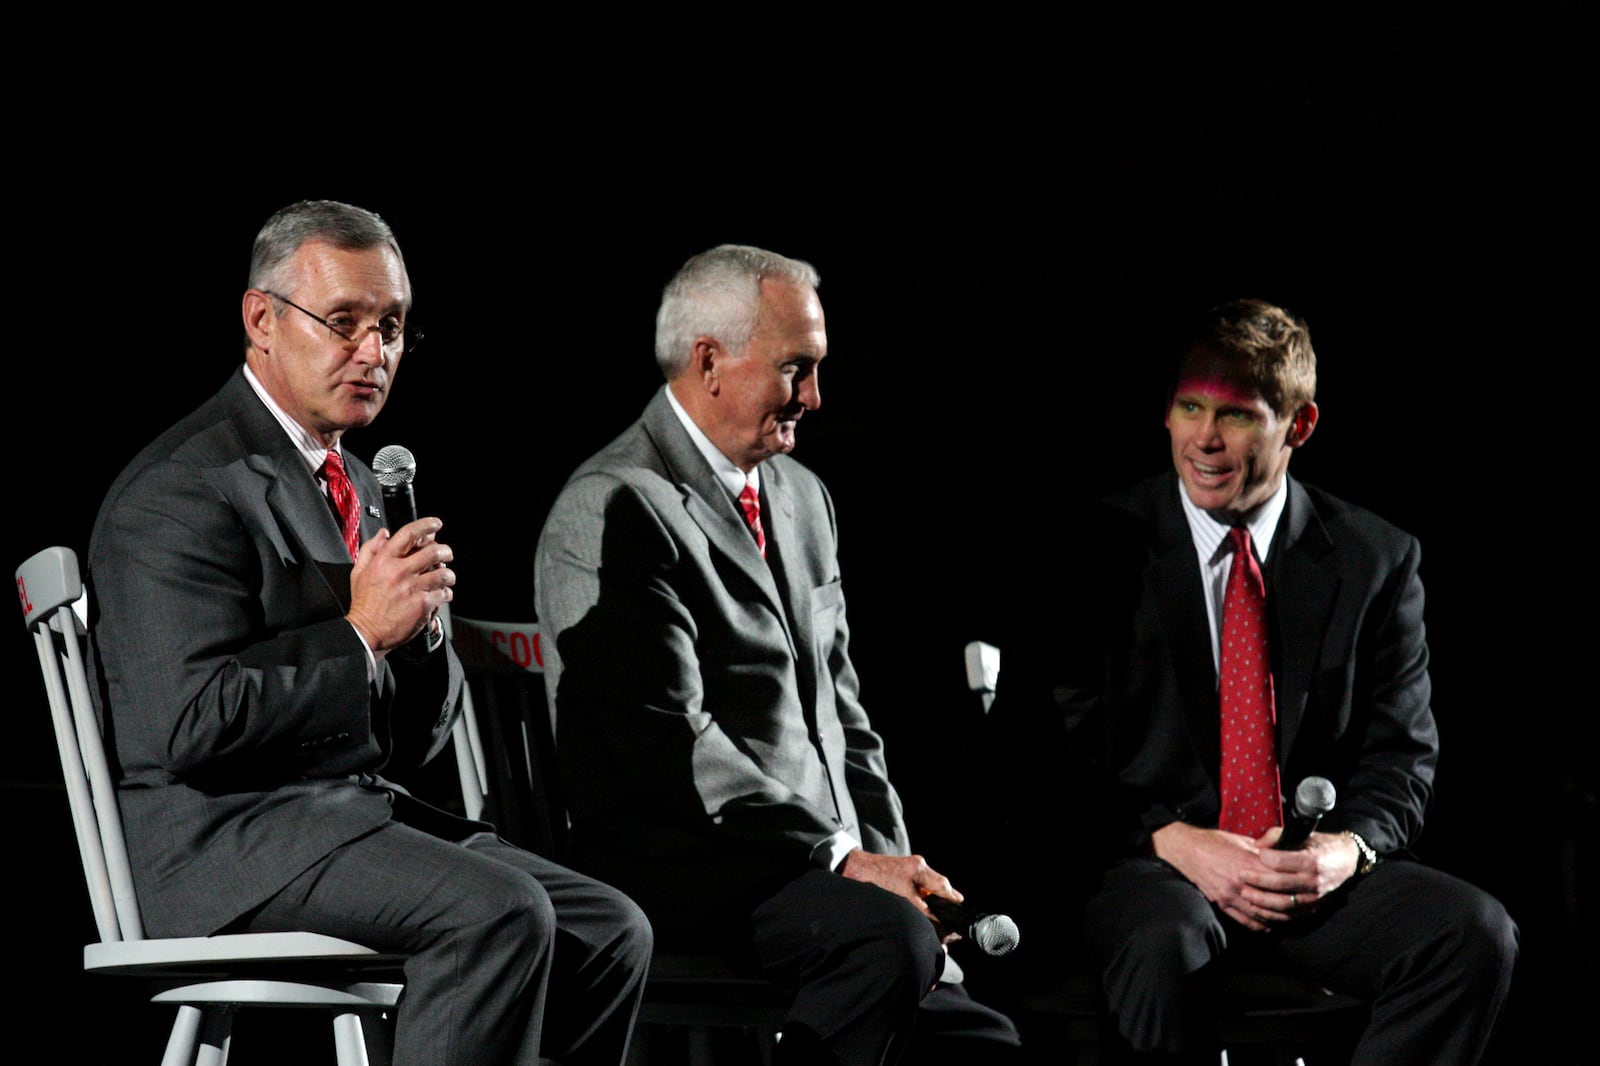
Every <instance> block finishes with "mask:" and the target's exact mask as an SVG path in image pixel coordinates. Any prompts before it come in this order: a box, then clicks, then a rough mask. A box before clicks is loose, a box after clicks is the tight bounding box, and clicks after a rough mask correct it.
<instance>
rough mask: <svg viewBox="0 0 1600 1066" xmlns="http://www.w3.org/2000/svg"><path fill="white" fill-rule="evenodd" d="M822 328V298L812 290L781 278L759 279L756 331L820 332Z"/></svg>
mask: <svg viewBox="0 0 1600 1066" xmlns="http://www.w3.org/2000/svg"><path fill="white" fill-rule="evenodd" d="M825 329H826V325H825V321H824V319H823V317H822V301H821V300H819V299H818V298H817V290H816V289H813V288H812V287H811V286H810V285H803V284H802V285H797V284H795V283H794V282H792V281H787V280H784V279H782V278H763V279H762V280H761V306H760V310H759V311H758V312H757V315H756V330H757V332H773V333H788V334H794V333H816V334H823V333H824V332H825ZM824 343H826V341H824Z"/></svg>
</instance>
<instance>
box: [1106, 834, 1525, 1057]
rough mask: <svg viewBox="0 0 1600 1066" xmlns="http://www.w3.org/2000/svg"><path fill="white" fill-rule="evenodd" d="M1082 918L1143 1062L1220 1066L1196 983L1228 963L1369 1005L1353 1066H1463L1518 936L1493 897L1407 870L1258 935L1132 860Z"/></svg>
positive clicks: (1419, 868)
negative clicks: (1281, 974) (1260, 968)
mask: <svg viewBox="0 0 1600 1066" xmlns="http://www.w3.org/2000/svg"><path fill="white" fill-rule="evenodd" d="M1084 920H1085V932H1086V939H1087V942H1088V944H1089V947H1090V952H1091V954H1092V956H1093V959H1094V962H1095V965H1096V966H1097V967H1098V968H1099V973H1100V977H1101V986H1102V988H1103V989H1104V991H1105V994H1106V998H1107V1004H1108V1007H1109V1009H1110V1012H1111V1017H1112V1021H1113V1023H1114V1024H1115V1026H1116V1028H1117V1030H1118V1033H1119V1034H1120V1036H1121V1037H1122V1038H1123V1039H1124V1040H1125V1041H1126V1042H1127V1045H1128V1048H1129V1049H1131V1050H1132V1051H1133V1052H1136V1053H1149V1061H1163V1058H1162V1056H1166V1057H1167V1058H1168V1059H1169V1060H1171V1061H1186V1060H1185V1059H1181V1058H1179V1056H1188V1055H1193V1054H1195V1053H1198V1052H1206V1051H1211V1052H1212V1057H1211V1059H1210V1061H1212V1062H1215V1061H1216V1060H1215V1057H1214V1050H1213V1049H1214V1048H1215V1044H1216V1037H1215V1031H1214V1027H1213V1026H1212V1025H1211V1021H1210V1014H1209V1012H1208V1010H1207V1003H1206V998H1205V993H1206V990H1207V988H1208V987H1209V983H1208V982H1207V981H1206V980H1205V976H1206V974H1205V971H1206V970H1207V968H1208V967H1212V966H1213V965H1214V964H1215V963H1217V961H1218V960H1219V959H1220V958H1221V957H1222V956H1223V955H1224V953H1226V954H1227V955H1228V956H1229V957H1230V958H1235V957H1237V958H1238V959H1239V960H1240V961H1241V962H1243V963H1245V964H1246V965H1249V964H1255V965H1267V966H1279V967H1283V968H1285V969H1287V970H1288V971H1289V972H1292V973H1296V974H1299V975H1301V976H1303V977H1304V978H1306V979H1307V980H1310V981H1313V982H1315V983H1317V984H1319V985H1321V986H1322V987H1324V988H1329V989H1332V990H1334V991H1338V992H1344V993H1347V994H1349V995H1354V996H1358V997H1360V998H1363V999H1366V1000H1369V1001H1370V1002H1371V1004H1372V1019H1371V1023H1370V1024H1369V1026H1368V1027H1367V1030H1366V1032H1365V1033H1363V1034H1362V1037H1361V1040H1360V1042H1359V1043H1358V1044H1357V1046H1356V1049H1355V1055H1354V1059H1353V1062H1354V1063H1355V1064H1357V1066H1364V1064H1371V1066H1393V1064H1396V1063H1407V1064H1411V1066H1428V1064H1433V1063H1437V1064H1440V1066H1445V1064H1448V1066H1470V1064H1471V1063H1474V1062H1477V1061H1478V1059H1479V1058H1480V1057H1481V1056H1482V1054H1483V1051H1484V1048H1485V1047H1486V1046H1487V1044H1488V1042H1489V1037H1490V1035H1491V1033H1492V1032H1493V1029H1494V1024H1495V1020H1496V1018H1497V1017H1498V1015H1499V1012H1500V1008H1501V1006H1502V1004H1503V1003H1504V1002H1505V997H1506V993H1507V991H1508V990H1509V988H1510V984H1511V971H1512V967H1513V963H1514V961H1515V959H1516V953H1517V927H1516V925H1515V923H1513V922H1512V920H1511V918H1510V916H1509V915H1507V914H1506V911H1505V908H1504V907H1502V906H1501V905H1500V903H1499V902H1498V901H1496V900H1495V899H1494V898H1493V897H1492V896H1490V895H1488V894H1487V893H1485V892H1483V891H1482V890H1480V889H1478V888H1475V887H1473V886H1472V885H1469V884H1467V883H1466V882H1465V881H1461V880H1459V879H1457V878H1454V877H1451V876H1450V875H1449V874H1445V873H1441V872H1439V871H1438V870H1433V869H1430V868H1428V867H1426V866H1423V865H1421V864H1420V863H1416V862H1410V861H1405V860H1395V861H1388V862H1383V863H1380V864H1379V865H1378V866H1376V867H1375V868H1374V869H1373V870H1372V871H1371V872H1370V873H1368V874H1366V875H1365V876H1363V877H1359V878H1355V879H1352V881H1351V882H1349V883H1348V884H1347V885H1346V886H1345V887H1344V888H1343V889H1341V890H1340V891H1339V892H1337V893H1335V895H1334V896H1333V897H1332V898H1331V899H1329V900H1327V901H1326V902H1325V903H1324V905H1323V906H1322V907H1321V908H1319V909H1318V910H1317V911H1316V912H1315V913H1314V914H1312V915H1310V916H1308V917H1306V918H1304V919H1301V920H1298V921H1296V922H1294V923H1292V924H1290V925H1287V926H1285V927H1284V928H1282V929H1279V930H1273V931H1270V932H1266V933H1255V932H1251V931H1250V930H1247V929H1245V928H1244V927H1242V926H1240V925H1238V924H1236V923H1234V922H1233V921H1231V920H1230V919H1227V918H1225V917H1223V916H1222V915H1221V914H1220V912H1218V910H1217V909H1216V908H1215V907H1213V906H1212V905H1211V903H1210V902H1209V901H1208V900H1206V898H1205V897H1204V896H1203V895H1202V894H1201V892H1200V890H1199V889H1198V888H1196V887H1195V886H1194V885H1193V884H1191V883H1190V882H1189V881H1188V880H1186V879H1185V878H1184V877H1183V876H1182V875H1181V874H1179V873H1178V872H1177V871H1176V870H1175V869H1173V868H1172V867H1171V866H1169V865H1167V864H1166V863H1164V862H1162V861H1160V860H1159V859H1154V858H1140V859H1129V860H1126V861H1123V862H1121V863H1119V864H1117V865H1115V866H1113V867H1112V868H1111V869H1110V870H1109V871H1108V872H1107V874H1106V877H1105V880H1104V882H1103V883H1102V885H1101V888H1100V891H1099V892H1098V893H1097V894H1096V895H1095V896H1094V898H1092V899H1091V900H1090V901H1089V905H1088V907H1087V908H1086V910H1085V916H1084ZM1194 1061H1202V1060H1201V1059H1200V1058H1196V1059H1195V1060H1194Z"/></svg>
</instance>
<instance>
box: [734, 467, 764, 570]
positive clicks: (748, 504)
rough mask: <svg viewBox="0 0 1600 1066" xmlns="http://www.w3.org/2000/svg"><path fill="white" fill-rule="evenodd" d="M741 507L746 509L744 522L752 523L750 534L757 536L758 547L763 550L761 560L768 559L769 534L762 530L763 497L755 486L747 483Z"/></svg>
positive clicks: (741, 495) (741, 496)
mask: <svg viewBox="0 0 1600 1066" xmlns="http://www.w3.org/2000/svg"><path fill="white" fill-rule="evenodd" d="M739 506H740V507H742V508H744V520H745V521H746V522H748V523H750V532H752V533H754V534H755V535H756V547H757V548H759V549H761V558H763V559H765V558H766V557H767V534H766V532H765V531H763V530H762V528H761V497H760V496H758V495H756V489H755V486H754V485H751V484H749V483H748V482H746V484H745V487H744V491H743V492H741V493H739Z"/></svg>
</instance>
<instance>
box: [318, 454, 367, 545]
mask: <svg viewBox="0 0 1600 1066" xmlns="http://www.w3.org/2000/svg"><path fill="white" fill-rule="evenodd" d="M322 476H323V477H325V478H327V479H328V497H329V498H330V499H331V500H332V501H333V509H334V511H335V512H336V513H337V514H338V516H339V533H340V535H341V536H343V537H344V546H345V547H346V548H349V549H350V558H351V559H352V560H354V559H355V557H356V553H357V552H359V551H360V550H361V501H359V500H357V499H356V487H355V486H354V485H352V484H351V483H350V475H349V474H346V473H345V472H344V458H343V457H342V456H340V454H339V453H338V452H336V451H334V450H333V449H332V448H329V449H328V457H327V458H326V459H324V460H323V461H322Z"/></svg>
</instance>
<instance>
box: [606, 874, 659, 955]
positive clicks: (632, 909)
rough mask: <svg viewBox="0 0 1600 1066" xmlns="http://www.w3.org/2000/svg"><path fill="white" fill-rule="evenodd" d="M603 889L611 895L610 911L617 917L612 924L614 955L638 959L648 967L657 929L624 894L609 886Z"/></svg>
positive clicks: (642, 911)
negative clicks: (613, 930)
mask: <svg viewBox="0 0 1600 1066" xmlns="http://www.w3.org/2000/svg"><path fill="white" fill-rule="evenodd" d="M602 887H604V888H605V889H606V890H607V891H608V892H609V893H610V898H609V901H608V902H609V909H610V910H611V912H612V913H613V915H614V916H615V917H614V919H613V921H612V923H611V924H612V927H613V928H614V929H615V935H614V938H613V940H612V953H613V954H614V955H616V956H618V957H627V958H632V959H636V960H637V961H638V962H639V963H640V964H641V965H648V963H649V961H650V955H651V952H652V951H653V950H654V948H655V929H654V927H652V926H651V924H650V919H649V917H648V916H646V915H645V913H644V910H643V909H642V908H640V906H639V905H638V904H637V903H635V902H634V901H633V900H632V899H631V898H629V897H628V896H627V895H625V894H624V893H622V892H619V891H617V890H616V889H614V888H611V887H610V886H609V885H606V886H602Z"/></svg>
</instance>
